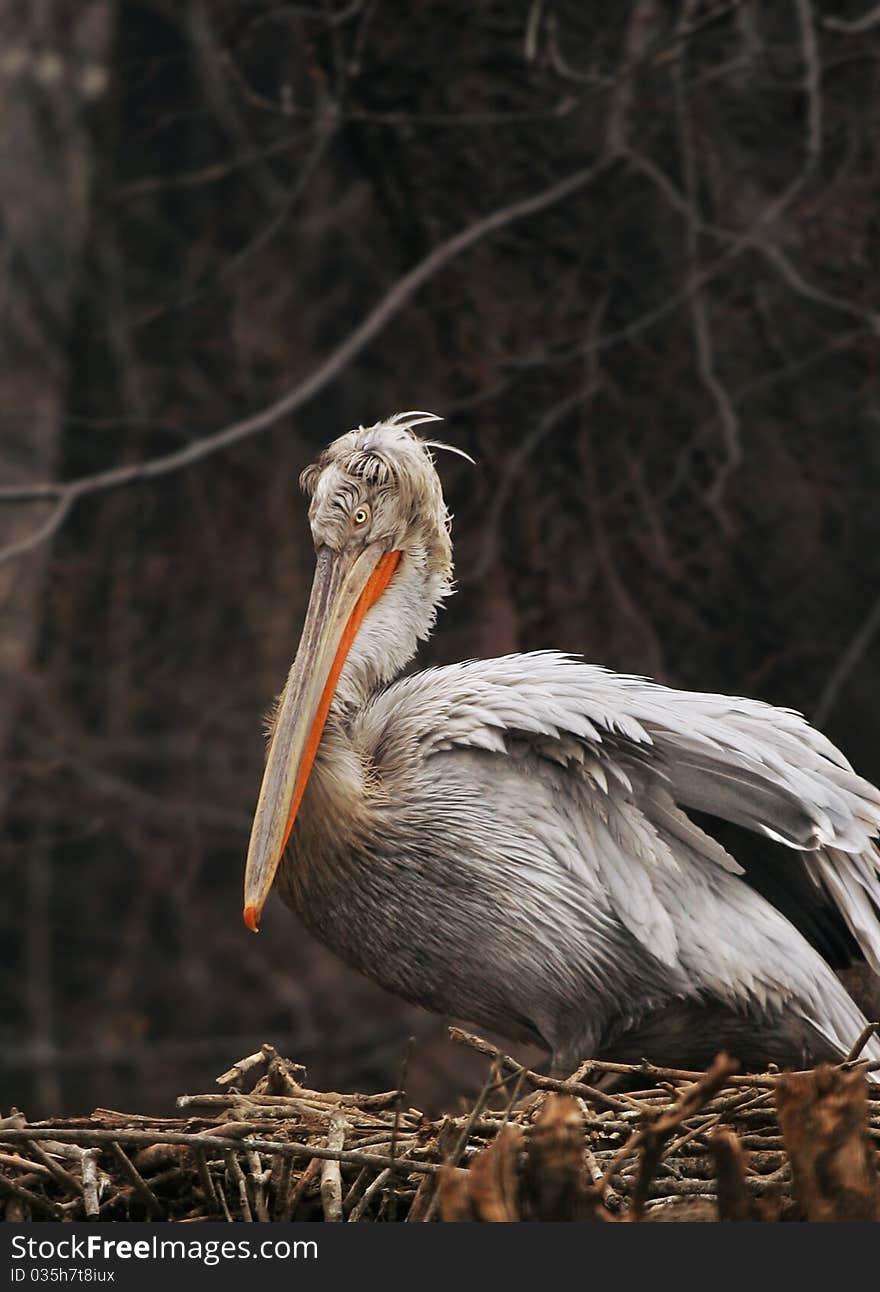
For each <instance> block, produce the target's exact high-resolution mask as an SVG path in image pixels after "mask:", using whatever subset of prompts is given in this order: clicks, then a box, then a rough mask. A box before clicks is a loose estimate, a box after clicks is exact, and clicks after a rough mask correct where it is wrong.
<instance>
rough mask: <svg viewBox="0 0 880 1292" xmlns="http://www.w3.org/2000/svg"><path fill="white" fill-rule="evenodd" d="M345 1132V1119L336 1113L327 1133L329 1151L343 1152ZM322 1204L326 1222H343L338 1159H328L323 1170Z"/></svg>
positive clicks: (340, 1175)
mask: <svg viewBox="0 0 880 1292" xmlns="http://www.w3.org/2000/svg"><path fill="white" fill-rule="evenodd" d="M345 1131H346V1121H345V1118H344V1117H343V1116H342V1114H341V1113H334V1114H333V1115H332V1117H331V1118H330V1129H329V1131H328V1132H327V1147H328V1149H332V1150H333V1152H334V1153H339V1152H341V1151H342V1148H343V1145H344V1144H345ZM321 1202H322V1203H323V1206H324V1219H325V1220H327V1221H340V1220H342V1170H341V1168H340V1165H339V1160H338V1158H332V1159H328V1160H327V1161H326V1162H325V1163H324V1165H323V1167H322V1168H321Z"/></svg>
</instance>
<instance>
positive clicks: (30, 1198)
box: [0, 1175, 64, 1220]
mask: <svg viewBox="0 0 880 1292" xmlns="http://www.w3.org/2000/svg"><path fill="white" fill-rule="evenodd" d="M0 1193H5V1194H6V1195H7V1196H8V1197H12V1198H17V1199H18V1200H19V1202H23V1203H25V1205H26V1206H28V1207H30V1208H31V1209H32V1210H33V1211H41V1212H42V1213H43V1215H45V1216H51V1217H52V1219H53V1220H61V1219H62V1217H63V1215H64V1212H63V1211H62V1210H61V1208H60V1207H59V1206H58V1204H57V1203H55V1202H50V1201H49V1200H48V1198H41V1197H40V1195H39V1194H38V1193H31V1191H30V1189H25V1188H24V1186H23V1185H21V1184H15V1183H14V1182H13V1181H12V1180H7V1179H6V1177H5V1176H4V1175H0Z"/></svg>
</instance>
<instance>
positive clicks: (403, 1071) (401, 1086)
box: [386, 1036, 416, 1220]
mask: <svg viewBox="0 0 880 1292" xmlns="http://www.w3.org/2000/svg"><path fill="white" fill-rule="evenodd" d="M415 1043H416V1038H415V1037H414V1036H411V1037H410V1038H409V1040H408V1041H407V1043H406V1050H405V1051H404V1054H403V1058H402V1060H401V1063H400V1078H399V1080H398V1082H397V1098H396V1099H395V1101H394V1124H393V1126H392V1128H391V1147H390V1148H389V1150H388V1151H389V1153H390V1155H391V1166H390V1167H389V1168H388V1175H387V1177H386V1178H387V1179H388V1180H389V1181H392V1182H393V1179H394V1161H395V1158H396V1157H397V1140H398V1136H399V1134H400V1117H401V1113H402V1112H403V1108H404V1100H405V1099H406V1078H407V1074H408V1072H409V1061H410V1059H411V1058H412V1052H413V1048H414V1046H415ZM396 1210H397V1199H396V1196H395V1193H394V1189H393V1185H392V1187H391V1198H390V1212H391V1215H390V1217H389V1219H390V1220H396V1219H397V1215H396Z"/></svg>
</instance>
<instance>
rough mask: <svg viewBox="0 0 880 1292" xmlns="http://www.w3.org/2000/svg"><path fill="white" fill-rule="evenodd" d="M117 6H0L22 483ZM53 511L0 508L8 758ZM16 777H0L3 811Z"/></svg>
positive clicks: (57, 340) (43, 896)
mask: <svg viewBox="0 0 880 1292" xmlns="http://www.w3.org/2000/svg"><path fill="white" fill-rule="evenodd" d="M112 17H113V4H112V0H86V3H82V2H81V0H68V2H65V0H0V50H2V63H0V120H2V121H3V131H2V135H0V256H2V265H3V289H4V290H3V294H2V297H0V406H2V408H3V410H4V418H5V427H4V433H3V435H2V436H0V480H3V481H4V483H7V484H15V483H16V482H22V483H27V482H30V481H34V480H42V479H46V478H47V477H51V476H52V475H53V474H54V473H55V470H56V464H57V459H58V448H59V443H60V437H61V428H62V425H63V419H64V412H65V403H66V394H67V385H68V363H69V352H70V334H71V324H72V319H73V311H74V305H75V301H76V296H77V292H78V289H79V282H80V276H81V266H82V262H83V257H84V253H85V248H86V243H87V237H88V231H89V207H90V192H91V174H92V162H93V157H94V151H95V138H94V129H93V122H94V117H93V112H92V113H90V109H93V106H94V104H95V103H96V101H97V100H98V99H99V98H100V97H101V94H102V92H103V90H104V86H105V84H106V80H107V75H106V67H105V62H106V57H107V52H108V46H109V38H110V31H111V26H112ZM51 517H52V511H51V506H50V505H48V504H43V503H22V504H20V505H11V506H8V507H5V508H4V509H3V510H2V511H0V552H2V551H6V552H7V553H9V549H10V548H15V547H17V546H18V545H23V551H22V553H21V554H20V555H16V556H13V557H12V559H10V560H7V561H6V563H5V564H2V565H0V616H2V622H3V634H2V637H0V766H2V765H3V764H4V763H8V762H9V760H10V759H11V758H12V757H14V754H13V746H14V743H15V737H14V731H15V726H16V722H17V721H18V720H19V719H20V718H21V716H22V714H23V713H24V712H26V710H27V708H28V693H29V691H30V690H31V688H32V687H33V686H35V682H34V679H35V678H36V676H37V674H36V670H35V668H34V656H35V652H36V650H37V648H38V640H39V629H40V622H41V607H42V602H43V591H44V585H45V579H46V573H47V566H48V556H49V545H48V544H47V543H44V542H37V543H35V545H34V546H33V548H32V549H28V546H27V543H28V538H29V536H31V535H34V536H36V535H37V534H38V533H39V531H40V530H41V528H42V527H43V526H44V525H45V524H46V523H49V522H51ZM12 780H13V777H10V776H9V775H4V776H0V815H2V814H3V812H4V809H5V807H6V806H7V802H6V800H7V799H8V795H9V786H10V783H11V781H12ZM34 827H35V830H34V837H33V840H32V842H31V843H30V844H29V846H28V847H27V855H26V856H25V857H24V862H25V875H26V888H25V904H26V909H25V919H24V925H25V928H26V930H27V935H26V942H25V947H24V968H25V974H24V983H23V996H24V1002H23V1003H24V1007H25V1010H26V1014H27V1019H28V1030H29V1033H30V1042H31V1047H32V1055H33V1064H34V1078H35V1087H36V1094H37V1098H38V1099H39V1100H40V1102H41V1104H42V1105H43V1106H44V1107H54V1106H57V1105H58V1103H59V1101H60V1087H59V1081H58V1073H57V1065H56V1055H55V1043H56V1027H55V1012H56V1011H55V1007H54V984H53V948H52V937H51V927H52V924H51V910H52V887H53V884H52V868H51V849H50V848H49V847H48V844H47V842H46V838H45V835H46V822H45V821H44V820H37V821H35V822H34Z"/></svg>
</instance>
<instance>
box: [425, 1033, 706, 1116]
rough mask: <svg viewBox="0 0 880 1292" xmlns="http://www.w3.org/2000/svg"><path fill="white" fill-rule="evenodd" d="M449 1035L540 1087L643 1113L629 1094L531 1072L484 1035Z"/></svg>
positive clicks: (619, 1108)
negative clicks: (609, 1091) (613, 1092)
mask: <svg viewBox="0 0 880 1292" xmlns="http://www.w3.org/2000/svg"><path fill="white" fill-rule="evenodd" d="M449 1035H450V1037H451V1038H452V1040H453V1041H455V1042H456V1043H457V1044H458V1045H467V1046H468V1047H469V1048H470V1049H472V1050H477V1051H479V1053H480V1054H486V1055H488V1056H489V1057H490V1058H493V1059H497V1060H498V1062H499V1063H500V1065H501V1067H502V1068H507V1069H508V1071H510V1072H513V1073H519V1072H522V1073H523V1075H524V1077H525V1079H526V1081H528V1082H529V1083H530V1084H531V1085H533V1086H535V1087H536V1089H538V1090H553V1091H555V1092H556V1093H557V1094H563V1095H582V1096H584V1097H585V1098H588V1099H592V1100H595V1102H596V1103H598V1104H601V1105H602V1106H603V1107H604V1108H614V1109H617V1110H621V1109H625V1108H629V1109H632V1110H634V1111H635V1112H639V1113H640V1112H642V1107H641V1104H638V1103H636V1101H635V1100H634V1099H630V1098H629V1096H628V1095H611V1094H608V1093H607V1092H606V1091H604V1090H597V1089H595V1087H593V1086H588V1085H586V1084H585V1083H584V1082H583V1081H559V1080H557V1078H555V1077H545V1076H543V1075H542V1074H541V1073H540V1072H532V1071H531V1069H529V1068H523V1066H522V1064H520V1063H517V1061H516V1059H514V1058H512V1057H511V1056H510V1055H509V1054H505V1053H504V1052H503V1051H502V1050H499V1049H498V1048H497V1047H496V1046H494V1045H490V1044H489V1042H488V1041H484V1040H483V1039H482V1037H479V1036H474V1035H473V1034H472V1033H470V1032H465V1031H463V1030H462V1029H461V1028H460V1027H450V1029H449ZM633 1071H634V1072H638V1071H640V1069H639V1068H638V1067H634V1068H633ZM689 1075H693V1076H694V1077H695V1078H699V1077H700V1076H701V1075H702V1074H701V1073H699V1072H697V1073H694V1074H689Z"/></svg>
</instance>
